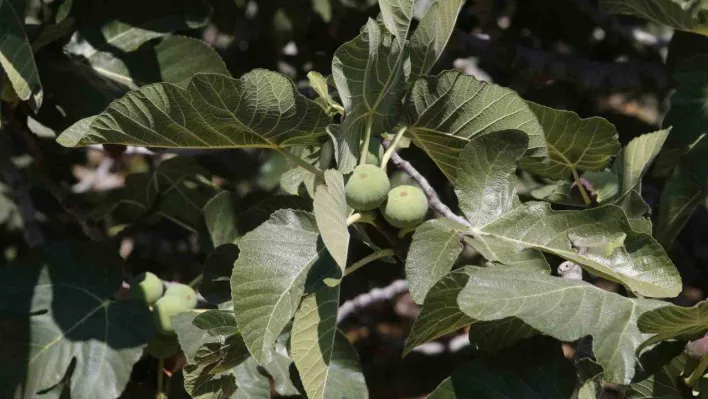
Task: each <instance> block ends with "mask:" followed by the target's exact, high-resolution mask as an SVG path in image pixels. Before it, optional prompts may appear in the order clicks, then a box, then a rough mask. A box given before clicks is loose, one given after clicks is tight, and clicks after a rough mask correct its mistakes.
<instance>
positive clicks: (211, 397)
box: [184, 364, 236, 399]
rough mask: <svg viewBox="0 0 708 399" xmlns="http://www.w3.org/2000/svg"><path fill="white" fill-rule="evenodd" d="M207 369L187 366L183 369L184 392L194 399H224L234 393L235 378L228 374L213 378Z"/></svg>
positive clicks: (198, 366)
mask: <svg viewBox="0 0 708 399" xmlns="http://www.w3.org/2000/svg"><path fill="white" fill-rule="evenodd" d="M207 369H208V367H206V366H203V365H196V364H188V365H186V366H185V367H184V390H185V391H187V393H188V394H189V395H190V396H191V397H192V398H194V399H224V398H228V397H230V396H231V395H232V394H233V393H234V392H236V378H234V376H233V375H230V374H222V375H218V376H214V375H212V374H209V373H208V370H207Z"/></svg>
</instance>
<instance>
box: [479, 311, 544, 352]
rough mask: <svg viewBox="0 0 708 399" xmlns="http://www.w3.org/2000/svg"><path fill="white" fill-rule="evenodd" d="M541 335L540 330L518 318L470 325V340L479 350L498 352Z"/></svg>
mask: <svg viewBox="0 0 708 399" xmlns="http://www.w3.org/2000/svg"><path fill="white" fill-rule="evenodd" d="M539 334H540V333H539V332H538V330H536V329H535V328H533V327H531V326H529V325H528V324H526V323H524V322H523V321H521V320H519V319H517V318H516V317H507V318H504V319H500V320H489V321H476V322H474V323H473V324H471V325H470V332H469V338H470V343H471V344H472V345H474V346H475V347H476V348H477V350H480V351H484V352H496V351H498V350H500V349H503V348H506V347H508V346H512V345H514V344H516V343H517V342H519V341H521V340H523V339H526V338H530V337H533V336H534V335H539Z"/></svg>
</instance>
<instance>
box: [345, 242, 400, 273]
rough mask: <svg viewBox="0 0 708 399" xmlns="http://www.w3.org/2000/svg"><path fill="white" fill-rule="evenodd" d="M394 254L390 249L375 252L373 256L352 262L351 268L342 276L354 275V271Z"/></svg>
mask: <svg viewBox="0 0 708 399" xmlns="http://www.w3.org/2000/svg"><path fill="white" fill-rule="evenodd" d="M394 254H395V252H394V251H393V249H390V248H389V249H382V250H379V251H376V252H374V253H373V254H371V255H369V256H366V257H364V258H362V259H360V260H359V261H357V262H354V263H353V264H352V265H351V266H349V267H348V268H346V269H345V270H344V276H345V277H346V276H348V275H350V274H352V273H354V272H355V271H357V270H359V269H361V268H362V267H364V266H366V265H368V264H369V263H371V262H373V261H375V260H378V259H381V258H385V257H387V256H393V255H394Z"/></svg>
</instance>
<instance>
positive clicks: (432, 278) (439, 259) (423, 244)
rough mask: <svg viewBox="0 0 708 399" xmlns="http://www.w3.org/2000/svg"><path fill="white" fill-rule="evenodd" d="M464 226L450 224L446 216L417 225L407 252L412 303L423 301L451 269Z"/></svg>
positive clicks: (407, 276) (460, 247) (407, 269)
mask: <svg viewBox="0 0 708 399" xmlns="http://www.w3.org/2000/svg"><path fill="white" fill-rule="evenodd" d="M459 227H462V229H460V228H459ZM463 229H464V226H458V227H456V226H451V223H450V221H449V219H434V220H428V221H427V222H425V223H423V224H421V225H420V226H418V228H416V230H415V233H414V234H413V239H412V241H411V245H410V248H409V249H408V255H407V256H406V278H407V280H408V284H409V286H408V290H409V291H410V294H411V298H413V301H415V303H417V304H422V303H423V302H424V301H425V296H426V294H427V293H428V291H429V290H430V288H432V286H433V285H435V283H437V282H438V280H440V279H441V278H442V277H443V276H444V275H446V274H447V273H448V272H449V271H450V270H451V269H452V266H453V265H454V264H455V261H456V260H457V257H458V256H459V255H460V253H461V252H462V245H461V243H460V231H461V230H463Z"/></svg>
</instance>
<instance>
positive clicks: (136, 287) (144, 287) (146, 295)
mask: <svg viewBox="0 0 708 399" xmlns="http://www.w3.org/2000/svg"><path fill="white" fill-rule="evenodd" d="M163 291H164V287H163V285H162V280H160V278H159V277H157V276H156V275H154V274H152V273H150V272H145V273H140V274H138V275H137V276H135V277H133V279H132V280H131V281H130V296H131V297H132V298H133V299H140V300H142V301H145V303H147V304H148V305H152V304H153V303H155V301H157V300H158V299H160V297H161V296H162V292H163Z"/></svg>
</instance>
